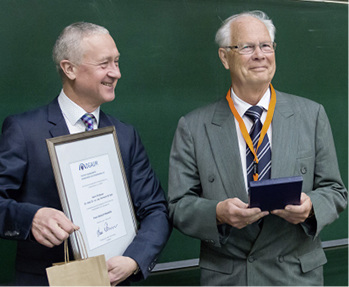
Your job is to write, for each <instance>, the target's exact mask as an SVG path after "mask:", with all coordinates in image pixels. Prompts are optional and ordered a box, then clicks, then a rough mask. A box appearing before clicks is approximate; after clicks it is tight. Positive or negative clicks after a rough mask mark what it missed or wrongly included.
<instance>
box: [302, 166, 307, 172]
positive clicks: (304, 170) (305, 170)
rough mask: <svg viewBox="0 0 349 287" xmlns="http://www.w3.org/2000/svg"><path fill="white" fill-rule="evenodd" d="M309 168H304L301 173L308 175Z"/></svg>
mask: <svg viewBox="0 0 349 287" xmlns="http://www.w3.org/2000/svg"><path fill="white" fill-rule="evenodd" d="M307 171H308V170H307V168H306V167H305V166H303V167H302V168H301V173H302V174H306V173H307Z"/></svg>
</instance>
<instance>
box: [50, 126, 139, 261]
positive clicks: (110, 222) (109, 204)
mask: <svg viewBox="0 0 349 287" xmlns="http://www.w3.org/2000/svg"><path fill="white" fill-rule="evenodd" d="M46 143H47V147H48V151H49V155H50V159H51V163H52V167H53V172H54V176H55V180H56V183H57V188H58V192H59V197H60V200H61V204H62V208H63V211H64V213H65V214H66V216H67V217H68V218H69V219H70V220H71V221H73V222H74V224H76V225H78V226H80V230H81V233H82V235H83V237H84V241H85V245H86V249H87V255H88V256H97V255H101V254H104V255H105V257H106V259H107V260H108V259H109V258H111V257H113V256H117V255H122V254H123V252H124V251H125V250H126V248H127V247H128V245H129V244H130V243H131V242H132V240H133V238H134V237H135V235H136V233H137V223H136V219H135V215H134V210H133V204H132V201H131V196H130V192H129V188H128V184H127V180H126V175H125V171H124V167H123V162H122V158H121V154H120V149H119V144H118V139H117V136H116V132H115V128H114V127H106V128H101V129H97V130H92V131H89V132H83V133H78V134H71V135H66V136H61V137H56V138H51V139H47V140H46ZM70 238H71V243H72V248H73V253H74V256H75V258H76V259H78V258H81V257H82V246H81V242H80V241H78V240H77V238H76V235H75V233H73V234H72V235H71V236H70Z"/></svg>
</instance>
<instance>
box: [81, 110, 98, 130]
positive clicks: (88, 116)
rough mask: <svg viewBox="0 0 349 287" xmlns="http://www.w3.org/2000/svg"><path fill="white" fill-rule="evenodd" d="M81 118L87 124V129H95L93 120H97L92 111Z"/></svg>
mask: <svg viewBox="0 0 349 287" xmlns="http://www.w3.org/2000/svg"><path fill="white" fill-rule="evenodd" d="M81 120H82V121H83V123H84V124H85V126H86V131H91V130H93V121H94V120H95V116H94V115H93V114H90V113H86V114H84V115H83V116H82V117H81Z"/></svg>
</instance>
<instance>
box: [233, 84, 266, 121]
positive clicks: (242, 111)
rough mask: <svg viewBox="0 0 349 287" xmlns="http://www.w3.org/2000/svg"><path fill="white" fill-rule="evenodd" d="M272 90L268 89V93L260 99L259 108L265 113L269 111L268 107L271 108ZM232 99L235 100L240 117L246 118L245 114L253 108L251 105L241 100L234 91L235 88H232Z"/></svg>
mask: <svg viewBox="0 0 349 287" xmlns="http://www.w3.org/2000/svg"><path fill="white" fill-rule="evenodd" d="M270 96H271V94H270V89H267V91H266V92H265V94H264V95H263V97H262V98H261V99H260V101H259V102H258V104H257V106H260V107H262V108H263V110H264V111H268V107H269V102H270ZM231 98H232V100H233V103H234V106H235V108H236V110H237V112H238V113H239V115H240V116H241V117H243V116H244V114H245V112H246V111H247V110H248V109H249V108H250V107H251V106H252V105H251V104H249V103H246V102H245V101H243V100H242V99H240V98H239V97H238V96H237V95H236V94H235V93H234V90H233V87H231Z"/></svg>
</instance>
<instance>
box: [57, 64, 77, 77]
mask: <svg viewBox="0 0 349 287" xmlns="http://www.w3.org/2000/svg"><path fill="white" fill-rule="evenodd" d="M60 66H61V69H62V70H63V72H64V74H65V75H66V76H67V78H68V79H70V80H75V78H76V74H75V73H76V66H75V65H74V64H73V63H72V62H70V61H69V60H62V61H61V63H60Z"/></svg>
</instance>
